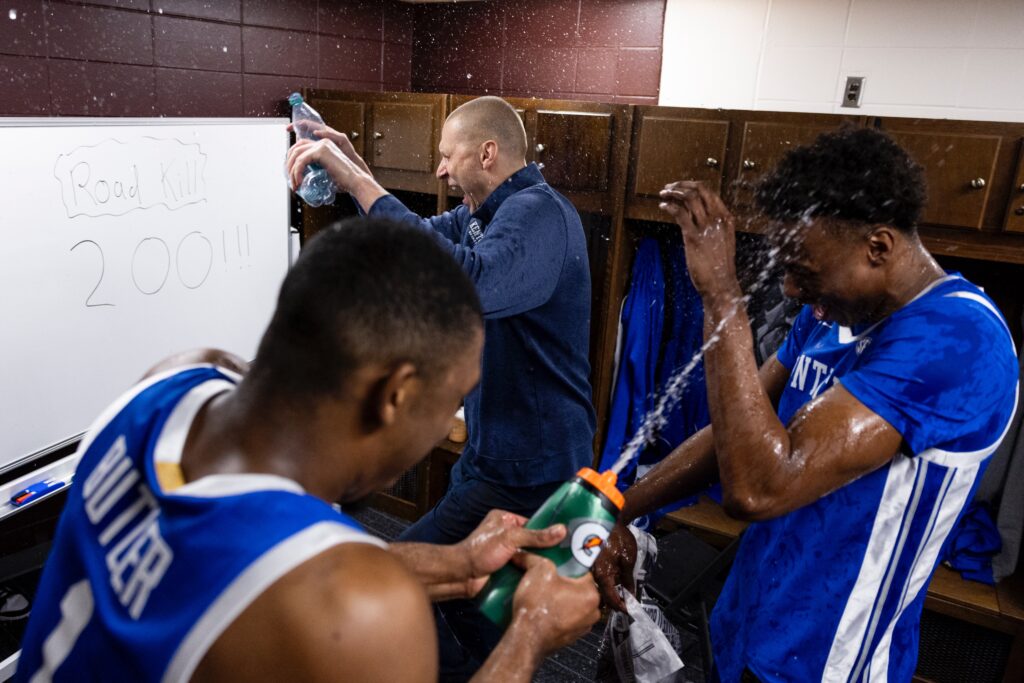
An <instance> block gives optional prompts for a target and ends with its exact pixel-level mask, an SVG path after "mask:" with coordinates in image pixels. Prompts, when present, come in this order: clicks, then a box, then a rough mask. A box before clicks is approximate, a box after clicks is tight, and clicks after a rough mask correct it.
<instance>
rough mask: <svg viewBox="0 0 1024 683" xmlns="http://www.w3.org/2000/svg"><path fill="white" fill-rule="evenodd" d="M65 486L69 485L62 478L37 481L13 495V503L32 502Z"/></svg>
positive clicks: (19, 505) (17, 505)
mask: <svg viewBox="0 0 1024 683" xmlns="http://www.w3.org/2000/svg"><path fill="white" fill-rule="evenodd" d="M65 486H67V482H66V481H61V480H60V479H47V480H46V481H40V482H36V483H35V484H32V485H31V486H29V487H28V488H26V489H22V490H21V491H18V492H17V493H15V494H14V495H13V496H11V505H13V506H14V507H21V506H22V505H24V504H25V503H31V502H32V501H33V500H37V499H39V498H42V497H43V496H45V495H48V494H50V493H53V492H54V491H56V490H58V489H62V488H64V487H65Z"/></svg>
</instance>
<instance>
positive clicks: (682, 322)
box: [635, 234, 717, 530]
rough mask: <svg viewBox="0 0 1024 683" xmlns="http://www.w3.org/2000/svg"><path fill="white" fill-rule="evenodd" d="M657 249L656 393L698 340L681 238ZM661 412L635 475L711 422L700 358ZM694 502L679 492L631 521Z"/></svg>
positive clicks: (652, 520) (696, 299)
mask: <svg viewBox="0 0 1024 683" xmlns="http://www.w3.org/2000/svg"><path fill="white" fill-rule="evenodd" d="M663 254H664V259H665V292H666V293H665V324H664V333H663V340H664V341H663V344H662V352H661V358H660V361H659V363H658V371H657V386H658V394H659V396H660V395H661V394H663V393H664V392H665V390H666V388H667V387H668V386H669V384H670V382H671V381H672V379H673V378H674V377H675V376H676V375H678V374H679V373H680V372H681V371H682V370H683V369H684V368H685V367H686V366H687V365H688V364H689V363H690V361H691V360H692V359H693V357H694V356H695V355H696V354H697V353H699V352H700V348H701V346H702V345H703V343H704V305H703V303H701V299H700V294H698V293H697V290H696V289H695V288H694V286H693V281H692V280H690V272H689V270H687V267H686V252H685V250H684V249H683V241H682V239H681V238H680V237H679V236H678V235H676V234H673V235H672V238H671V239H669V240H667V241H666V242H665V243H664V244H663ZM665 417H666V420H665V426H664V427H663V428H662V429H661V431H660V432H659V433H658V434H656V435H655V436H656V440H655V442H654V443H653V444H652V445H651V447H650V448H648V449H647V450H645V451H644V452H643V453H642V454H641V455H640V458H639V465H638V468H637V476H643V475H644V474H645V473H646V472H647V471H648V470H649V469H651V468H652V467H654V465H656V464H658V463H659V462H661V461H662V460H664V459H665V457H666V456H667V455H668V454H669V453H671V452H672V451H673V450H675V448H676V447H678V446H679V444H681V443H683V442H684V441H686V440H687V439H688V438H690V437H691V436H693V435H694V434H696V433H697V432H698V431H700V430H701V429H703V428H704V427H706V426H707V425H708V424H709V423H710V422H711V416H710V414H709V413H708V394H707V384H706V382H705V376H704V361H703V359H702V360H701V361H700V362H698V363H697V364H696V365H695V366H694V367H693V369H692V370H691V371H690V372H689V373H688V374H687V376H686V378H685V380H683V384H682V388H681V390H680V394H679V397H678V400H677V401H675V402H674V403H673V404H672V405H671V407H670V409H669V410H668V411H667V413H666V416H665ZM715 486H716V487H717V484H716V485H715ZM696 502H697V496H689V497H687V498H683V499H681V500H679V501H677V502H675V503H670V504H669V505H666V506H665V507H663V508H661V509H659V510H657V511H655V512H653V513H651V514H649V515H645V516H644V517H642V518H639V519H638V520H636V522H635V524H636V525H637V526H639V527H640V528H641V529H645V530H650V529H652V528H653V527H654V526H655V525H656V524H657V523H658V521H659V520H660V519H661V518H662V517H664V516H665V515H667V514H668V513H670V512H672V511H673V510H678V509H679V508H681V507H683V506H686V505H693V504H694V503H696Z"/></svg>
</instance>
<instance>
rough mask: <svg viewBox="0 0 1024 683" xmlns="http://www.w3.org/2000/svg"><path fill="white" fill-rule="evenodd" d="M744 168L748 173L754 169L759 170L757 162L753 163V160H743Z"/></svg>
mask: <svg viewBox="0 0 1024 683" xmlns="http://www.w3.org/2000/svg"><path fill="white" fill-rule="evenodd" d="M743 168H744V170H747V171H749V170H751V169H754V168H757V162H756V161H753V160H751V159H744V160H743Z"/></svg>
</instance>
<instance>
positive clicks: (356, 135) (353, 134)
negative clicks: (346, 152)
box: [348, 131, 359, 140]
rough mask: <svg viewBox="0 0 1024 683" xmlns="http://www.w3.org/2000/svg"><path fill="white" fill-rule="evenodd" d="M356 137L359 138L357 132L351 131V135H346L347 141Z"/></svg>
mask: <svg viewBox="0 0 1024 683" xmlns="http://www.w3.org/2000/svg"><path fill="white" fill-rule="evenodd" d="M358 137H359V132H358V131H352V132H351V133H349V134H348V139H349V140H355V139H356V138H358Z"/></svg>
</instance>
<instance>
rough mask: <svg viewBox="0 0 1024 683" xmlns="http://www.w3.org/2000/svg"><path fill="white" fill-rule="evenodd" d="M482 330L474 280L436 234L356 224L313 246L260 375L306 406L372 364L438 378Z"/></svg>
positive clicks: (371, 222) (295, 275)
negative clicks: (406, 365)
mask: <svg viewBox="0 0 1024 683" xmlns="http://www.w3.org/2000/svg"><path fill="white" fill-rule="evenodd" d="M482 326H483V318H482V313H481V308H480V300H479V298H478V297H477V294H476V290H475V288H474V286H473V283H472V282H471V281H470V279H469V277H468V276H467V275H466V274H465V273H464V272H463V270H462V269H461V268H460V267H459V265H458V264H457V263H456V262H455V259H453V258H452V257H451V255H450V254H448V253H447V252H446V251H445V250H444V249H443V248H442V247H441V246H440V245H439V244H438V243H437V241H436V238H435V237H434V236H433V235H430V234H428V233H427V232H425V231H423V230H421V229H419V228H417V227H412V226H407V225H402V224H398V223H395V222H393V221H388V220H380V219H367V218H352V219H348V220H346V221H343V222H341V223H338V224H335V225H332V226H331V227H329V228H326V229H324V230H321V231H320V232H319V233H318V234H317V235H316V236H315V237H313V238H312V239H311V240H310V241H309V243H308V244H307V245H306V246H305V247H304V248H303V250H302V252H301V255H300V256H299V258H298V260H297V261H296V263H295V265H294V267H293V268H292V269H291V271H290V272H289V273H288V275H287V277H285V280H284V283H283V284H282V286H281V292H280V295H279V297H278V301H277V310H276V311H275V312H274V315H273V317H272V319H271V321H270V325H269V326H268V327H267V331H266V333H265V334H264V336H263V340H262V341H261V342H260V346H259V350H258V351H257V354H256V359H255V360H254V361H253V364H252V369H251V371H250V376H251V377H252V381H254V382H257V383H258V384H259V385H260V387H261V391H272V392H273V393H274V395H275V396H277V397H280V398H282V399H288V400H299V401H309V400H311V399H315V398H318V397H321V396H323V395H325V394H328V395H332V396H335V397H339V396H341V395H342V394H343V392H344V387H345V383H346V381H347V380H348V379H349V377H351V376H352V374H353V373H354V372H355V371H356V370H358V369H359V368H361V367H365V366H366V365H369V364H380V365H383V366H385V367H386V366H397V365H398V364H400V363H403V362H410V363H412V364H413V365H415V366H416V368H417V370H418V371H419V372H420V373H422V374H423V375H424V376H425V377H427V378H428V379H429V378H434V377H438V376H440V374H441V373H443V372H445V371H447V370H448V369H449V368H450V367H451V365H452V359H453V358H454V357H456V356H457V355H458V354H460V353H463V352H465V351H466V349H468V347H469V344H470V341H471V339H472V338H473V336H474V334H475V333H476V332H477V330H479V329H480V328H481V327H482ZM275 401H276V399H275Z"/></svg>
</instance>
